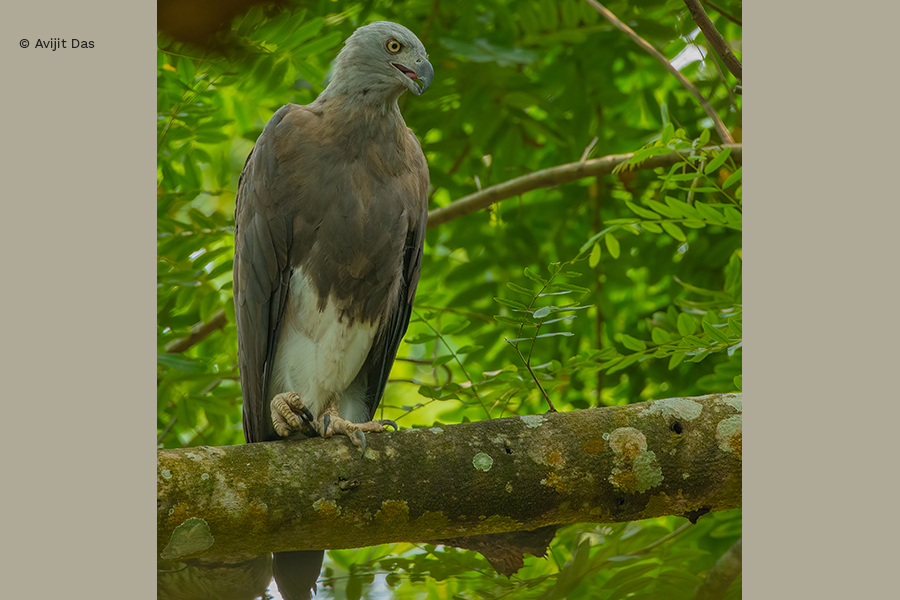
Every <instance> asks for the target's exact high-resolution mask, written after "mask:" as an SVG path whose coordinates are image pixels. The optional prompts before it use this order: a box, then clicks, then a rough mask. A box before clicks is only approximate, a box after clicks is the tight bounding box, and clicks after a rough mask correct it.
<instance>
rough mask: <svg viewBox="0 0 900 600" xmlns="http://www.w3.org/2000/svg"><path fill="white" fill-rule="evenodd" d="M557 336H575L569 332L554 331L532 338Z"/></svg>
mask: <svg viewBox="0 0 900 600" xmlns="http://www.w3.org/2000/svg"><path fill="white" fill-rule="evenodd" d="M558 335H562V336H565V337H571V336H573V335H575V334H574V333H572V332H571V331H554V332H551V333H542V334H540V335H536V336H534V337H536V338H547V337H554V336H558Z"/></svg>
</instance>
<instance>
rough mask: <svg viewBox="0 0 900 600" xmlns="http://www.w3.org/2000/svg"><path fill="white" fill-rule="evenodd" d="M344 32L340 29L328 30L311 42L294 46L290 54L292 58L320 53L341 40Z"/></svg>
mask: <svg viewBox="0 0 900 600" xmlns="http://www.w3.org/2000/svg"><path fill="white" fill-rule="evenodd" d="M343 38H344V34H342V33H341V32H340V31H330V32H328V33H326V34H325V35H323V36H322V37H320V38H316V39H314V40H313V41H311V42H308V43H306V44H303V45H302V46H300V47H298V48H296V49H294V50H293V52H291V55H292V56H293V57H294V59H295V60H296V59H298V58H302V57H304V56H314V55H317V54H322V53H323V52H325V51H326V50H328V49H329V48H334V47H335V46H337V45H338V44H339V43H341V40H343Z"/></svg>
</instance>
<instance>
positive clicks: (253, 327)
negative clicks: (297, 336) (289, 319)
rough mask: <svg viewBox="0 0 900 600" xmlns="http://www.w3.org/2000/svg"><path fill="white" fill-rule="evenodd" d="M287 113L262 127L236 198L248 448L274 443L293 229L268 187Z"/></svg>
mask: <svg viewBox="0 0 900 600" xmlns="http://www.w3.org/2000/svg"><path fill="white" fill-rule="evenodd" d="M291 108H292V105H287V106H284V107H282V108H281V109H280V110H279V111H278V112H276V113H275V115H274V116H273V117H272V119H270V120H269V122H268V123H267V124H266V127H265V129H264V130H263V132H262V134H261V135H260V137H259V139H258V140H257V142H256V145H255V146H254V148H253V150H252V151H251V152H250V156H249V157H248V158H247V162H246V163H245V164H244V169H243V171H242V172H241V178H240V181H239V183H238V192H237V196H236V205H235V217H234V222H235V250H234V305H235V320H236V321H237V329H238V365H239V367H240V373H241V390H242V392H243V397H244V408H243V411H244V438H245V439H246V441H247V442H260V441H265V440H269V439H275V438H276V437H277V436H276V435H275V432H274V429H273V428H272V423H271V419H270V417H269V403H268V401H267V400H266V398H265V391H266V388H267V387H268V384H269V379H270V378H271V375H272V373H271V371H272V360H273V358H274V356H275V348H276V346H277V344H278V336H279V333H280V331H281V325H282V320H283V315H284V308H285V302H286V299H287V294H288V290H289V285H288V282H289V281H290V274H291V266H290V263H289V257H288V249H289V248H290V247H291V234H292V229H291V227H290V221H289V220H288V219H286V217H285V214H284V211H283V205H284V203H285V200H286V198H285V197H284V195H285V193H284V191H283V190H282V189H280V188H278V187H273V186H271V185H269V183H270V182H272V181H275V180H276V177H277V168H278V161H277V159H276V157H275V150H274V144H275V139H274V138H275V129H276V128H277V126H278V124H279V123H280V122H281V120H282V119H283V118H284V117H285V115H286V114H287V113H288V112H289V111H290V110H291Z"/></svg>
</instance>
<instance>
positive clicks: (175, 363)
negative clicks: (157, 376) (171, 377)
mask: <svg viewBox="0 0 900 600" xmlns="http://www.w3.org/2000/svg"><path fill="white" fill-rule="evenodd" d="M156 362H157V363H158V364H161V365H165V366H167V367H171V368H172V369H177V370H179V371H182V372H183V373H205V372H206V363H204V362H201V361H198V360H196V359H193V358H189V357H187V356H184V355H181V354H169V353H167V352H166V353H164V352H158V353H157V354H156Z"/></svg>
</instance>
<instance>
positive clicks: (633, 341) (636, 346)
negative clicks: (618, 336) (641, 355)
mask: <svg viewBox="0 0 900 600" xmlns="http://www.w3.org/2000/svg"><path fill="white" fill-rule="evenodd" d="M622 345H623V346H625V347H626V348H628V349H629V350H636V351H638V352H643V351H644V350H646V349H647V344H645V343H644V342H642V341H641V340H639V339H637V338H634V337H631V336H630V335H628V334H627V333H623V334H622Z"/></svg>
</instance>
